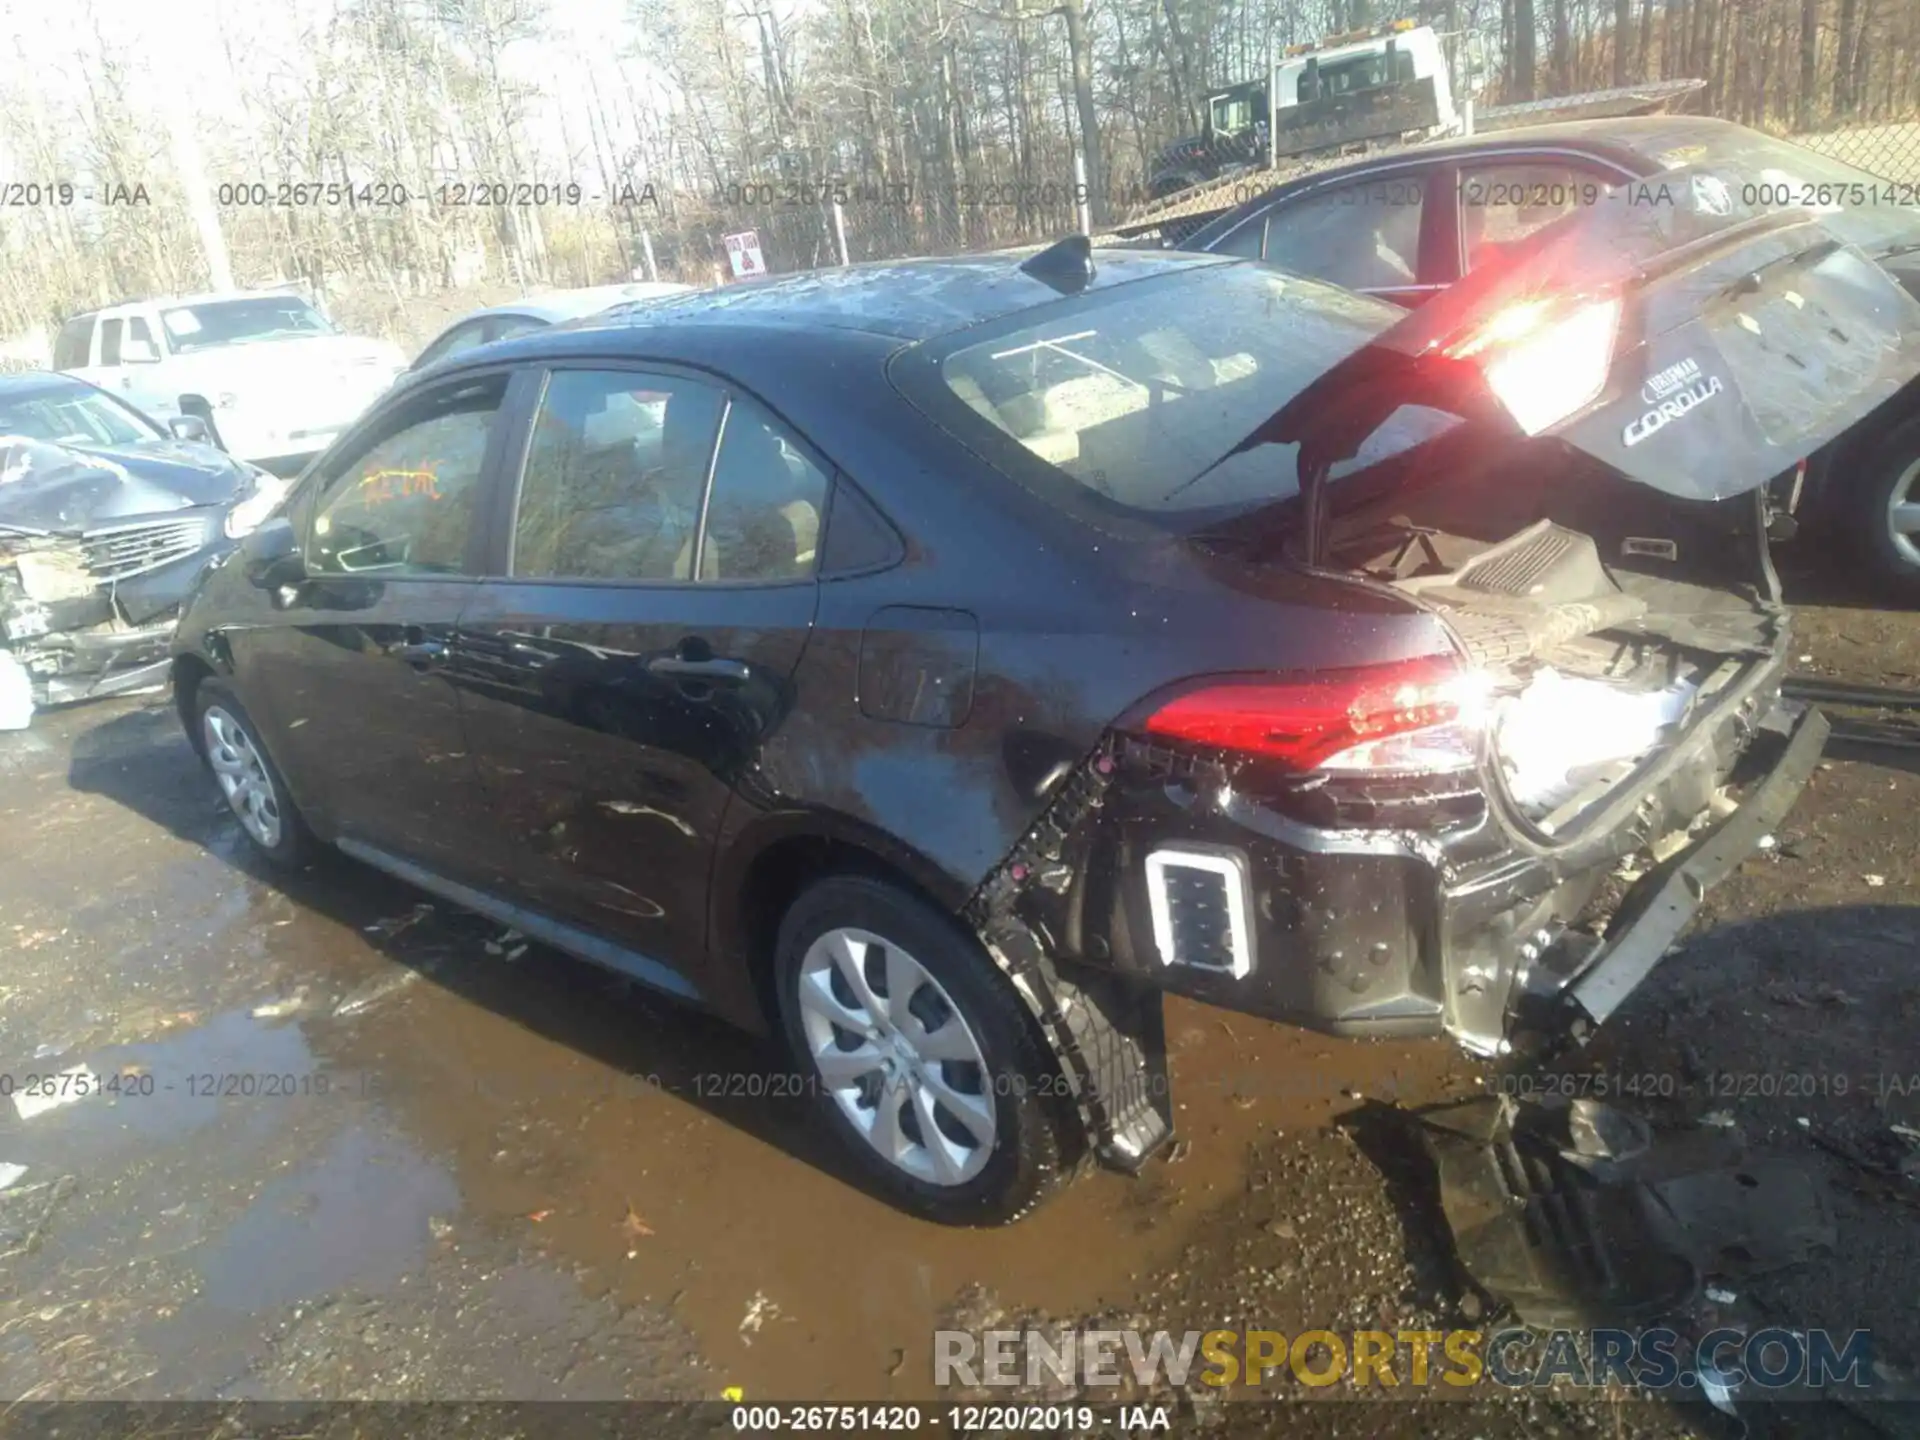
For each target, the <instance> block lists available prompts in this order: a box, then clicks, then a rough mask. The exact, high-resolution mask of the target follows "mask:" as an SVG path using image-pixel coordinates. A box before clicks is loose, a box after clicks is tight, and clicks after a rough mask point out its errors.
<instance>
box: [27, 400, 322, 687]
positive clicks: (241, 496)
mask: <svg viewBox="0 0 1920 1440" xmlns="http://www.w3.org/2000/svg"><path fill="white" fill-rule="evenodd" d="M205 435H206V431H205V428H204V427H203V426H202V425H201V424H200V422H199V421H198V420H196V419H194V418H192V417H185V416H183V417H177V418H176V419H175V420H174V421H173V425H172V429H171V430H169V429H163V428H162V427H161V426H160V425H159V424H157V423H156V422H155V421H153V420H152V419H150V418H148V417H147V416H146V415H144V414H142V413H141V412H140V411H138V410H136V409H134V408H133V407H132V406H130V405H128V404H126V403H125V402H123V401H121V400H120V399H118V398H117V397H115V396H113V395H111V394H109V393H107V392H106V391H104V390H102V389H100V388H99V387H97V386H94V385H90V384H88V383H87V382H86V381H84V380H77V379H74V378H73V377H71V376H67V375H56V374H48V373H41V372H29V373H25V374H16V375H7V376H0V663H4V664H7V665H9V666H17V667H18V668H19V669H20V670H21V671H23V672H24V673H25V676H26V678H27V680H28V682H29V685H30V687H31V692H32V697H33V701H34V703H35V704H36V705H49V704H59V703H64V702H67V701H73V700H85V699H88V698H91V697H94V696H101V695H110V694H120V693H124V692H126V691H128V690H134V689H140V688H142V687H147V686H153V685H156V684H162V683H164V682H165V680H166V676H167V656H168V642H169V641H170V640H171V638H172V635H173V622H174V618H175V616H176V615H177V613H178V611H179V607H180V602H181V601H182V600H183V599H184V598H185V596H186V595H187V593H188V591H189V590H191V588H192V587H193V585H194V583H195V581H197V580H198V579H199V576H200V572H201V571H202V570H204V569H205V568H206V566H207V565H208V564H209V563H210V562H211V561H212V560H213V559H215V558H216V557H217V556H219V555H222V554H224V553H225V552H226V551H227V550H228V549H229V548H231V546H232V545H233V542H234V541H235V540H236V539H238V538H239V537H240V536H242V535H244V534H246V533H247V532H248V530H249V529H251V528H252V526H254V525H257V524H258V523H259V522H260V520H261V519H262V518H264V516H265V515H266V513H267V511H269V510H270V509H271V508H272V507H273V505H274V504H275V503H277V502H278V501H279V499H280V498H281V496H282V494H283V493H284V489H285V487H284V484H283V483H282V482H280V481H278V480H275V479H274V478H273V477H272V476H269V475H267V474H265V472H263V471H260V470H257V469H255V468H254V467H253V466H251V465H248V464H246V463H244V462H243V461H239V460H235V459H233V458H232V457H231V456H229V455H227V454H225V453H224V452H222V451H220V450H217V449H215V448H213V446H211V445H208V444H205V443H203V441H204V439H205Z"/></svg>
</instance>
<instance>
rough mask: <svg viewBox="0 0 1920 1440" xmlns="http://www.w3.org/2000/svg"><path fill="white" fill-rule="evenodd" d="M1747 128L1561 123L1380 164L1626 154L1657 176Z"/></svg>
mask: <svg viewBox="0 0 1920 1440" xmlns="http://www.w3.org/2000/svg"><path fill="white" fill-rule="evenodd" d="M1745 128H1746V127H1745V126H1743V125H1736V124H1734V123H1733V122H1732V121H1731V120H1719V119H1715V118H1713V117H1711V116H1707V115H1614V116H1602V117H1600V118H1599V119H1594V120H1559V121H1555V122H1553V123H1551V124H1544V125H1521V126H1516V127H1515V128H1514V129H1511V130H1494V131H1491V132H1489V133H1487V134H1484V135H1461V136H1456V137H1454V138H1453V139H1450V140H1437V141H1434V142H1433V143H1432V144H1428V145H1420V146H1416V147H1412V148H1410V149H1408V150H1405V151H1400V152H1396V153H1394V154H1392V155H1390V156H1382V157H1381V158H1382V159H1394V160H1402V159H1409V160H1410V159H1414V158H1424V157H1426V156H1430V155H1455V154H1469V155H1471V154H1479V153H1482V152H1485V151H1489V150H1506V149H1535V148H1539V147H1554V148H1565V149H1574V150H1593V151H1598V152H1603V153H1609V154H1611V153H1613V152H1617V151H1625V152H1627V153H1628V154H1631V155H1634V156H1637V157H1638V158H1639V159H1641V160H1642V161H1644V162H1646V165H1647V167H1648V168H1649V169H1650V170H1660V169H1665V168H1667V167H1666V164H1665V162H1664V161H1663V160H1662V158H1661V157H1662V155H1663V153H1664V152H1666V151H1670V150H1674V149H1678V148H1680V147H1681V146H1684V145H1698V144H1702V143H1705V142H1706V141H1709V140H1715V139H1721V138H1724V137H1725V136H1727V135H1729V134H1731V133H1732V132H1734V131H1739V130H1744V129H1745ZM1356 168H1357V167H1356ZM1326 173H1327V172H1325V171H1322V172H1320V174H1319V175H1318V176H1317V177H1316V178H1324V177H1325V175H1326Z"/></svg>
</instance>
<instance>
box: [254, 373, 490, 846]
mask: <svg viewBox="0 0 1920 1440" xmlns="http://www.w3.org/2000/svg"><path fill="white" fill-rule="evenodd" d="M506 384H507V376H506V375H505V374H504V373H496V374H492V375H483V376H479V377H467V378H464V379H461V380H457V381H451V382H447V383H445V384H441V385H437V386H432V387H428V388H424V389H423V390H421V391H420V392H419V393H417V394H415V395H412V396H409V397H408V398H406V399H405V400H404V401H401V402H398V403H396V404H394V405H392V406H390V407H389V408H388V409H387V410H386V411H385V412H383V414H382V415H381V416H380V417H379V418H377V419H376V420H374V421H373V422H372V424H371V425H370V426H368V427H366V428H363V429H362V430H361V431H360V433H359V435H358V437H357V438H356V439H353V440H350V441H349V442H348V443H347V445H346V446H345V447H343V449H342V451H341V452H340V453H339V454H338V456H337V457H329V459H328V460H326V461H324V462H323V468H322V469H321V471H320V472H319V473H317V474H316V475H315V476H314V477H313V480H312V482H311V483H312V484H313V485H314V486H315V487H316V488H315V491H314V493H313V494H312V496H311V497H310V499H308V500H305V501H303V502H302V505H301V511H302V518H303V521H304V523H305V525H306V529H307V540H306V569H307V576H308V578H307V580H306V581H305V583H303V584H302V585H300V586H299V587H297V589H295V590H293V591H291V592H285V593H284V594H283V596H282V601H283V603H284V609H283V611H282V613H281V614H280V615H279V616H278V617H277V623H275V624H274V625H271V626H263V627H259V628H257V629H254V630H250V631H242V632H238V633H236V634H235V635H233V636H232V637H230V638H231V643H232V645H233V648H234V652H235V663H236V665H237V666H239V667H241V668H242V671H243V674H242V682H243V684H244V685H245V686H246V689H247V691H248V693H249V694H252V695H257V696H261V697H263V698H264V701H265V703H266V704H267V705H269V706H270V707H271V712H272V713H271V714H269V715H256V716H255V719H256V720H257V721H258V722H259V723H261V724H262V725H263V726H265V727H266V728H267V730H268V735H267V740H268V745H269V748H270V749H271V750H272V752H273V755H274V758H275V760H276V761H277V762H278V763H279V765H280V768H281V770H282V771H283V772H284V773H285V775H286V777H287V781H288V783H289V785H291V786H292V787H293V790H294V794H295V798H296V799H297V800H298V802H299V804H300V806H301V808H302V809H303V810H306V811H308V812H309V813H311V814H313V815H314V816H316V818H319V819H321V820H322V822H323V823H324V824H325V825H326V827H327V828H328V829H330V830H334V831H337V832H338V833H339V834H340V835H341V836H342V837H343V838H350V839H355V840H359V841H362V842H365V843H367V844H370V845H373V846H376V847H378V848H380V849H383V850H387V851H389V852H391V853H394V854H397V855H401V856H404V857H407V858H410V859H413V860H415V861H417V862H419V863H421V864H423V865H426V866H427V867H428V868H430V869H434V870H438V871H440V872H442V873H444V874H447V875H450V876H455V877H466V878H475V877H477V876H478V875H479V874H481V873H482V871H483V868H484V867H483V865H482V859H483V856H484V853H485V850H486V842H487V839H488V837H489V831H488V829H487V826H486V806H485V801H484V797H483V795H482V792H481V790H480V787H479V784H478V782H477V779H476V776H475V771H474V766H473V763H472V760H471V757H470V755H469V753H468V750H467V743H466V736H465V734H464V731H463V729H462V726H461V718H460V705H459V697H458V694H457V692H456V691H455V689H454V687H453V686H452V685H451V684H450V683H449V681H448V678H447V662H448V661H449V660H450V659H451V658H452V643H453V638H454V629H455V626H456V625H457V624H458V622H459V620H460V617H461V613H462V612H463V611H464V610H465V609H467V607H468V605H469V603H470V602H471V600H472V599H473V597H474V594H475V592H476V591H477V590H478V588H479V581H478V579H477V578H476V577H477V576H478V574H479V572H480V562H481V559H482V557H483V556H484V554H485V538H486V537H485V536H484V535H483V534H482V533H481V529H482V526H481V517H483V516H484V515H486V514H487V513H488V507H487V505H486V504H485V502H484V490H485V487H486V483H487V482H486V477H487V476H488V475H489V474H491V473H492V471H493V469H494V467H496V466H497V465H498V463H499V461H498V458H497V456H496V454H495V451H496V450H497V448H498V443H499V426H498V425H497V424H496V421H497V419H498V416H499V413H500V409H501V402H502V399H503V397H504V394H505V390H506ZM246 671H252V672H254V673H253V674H251V675H249V674H246V673H245V672H246Z"/></svg>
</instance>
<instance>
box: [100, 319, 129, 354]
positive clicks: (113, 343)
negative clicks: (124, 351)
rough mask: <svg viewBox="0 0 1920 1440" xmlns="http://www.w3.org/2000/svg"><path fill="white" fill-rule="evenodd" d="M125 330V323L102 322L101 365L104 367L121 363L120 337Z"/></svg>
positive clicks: (116, 321)
mask: <svg viewBox="0 0 1920 1440" xmlns="http://www.w3.org/2000/svg"><path fill="white" fill-rule="evenodd" d="M125 328H126V325H125V323H124V322H123V321H120V320H103V321H101V322H100V363H101V364H102V365H118V364H119V363H120V335H121V332H122V331H123V330H124V329H125Z"/></svg>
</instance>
